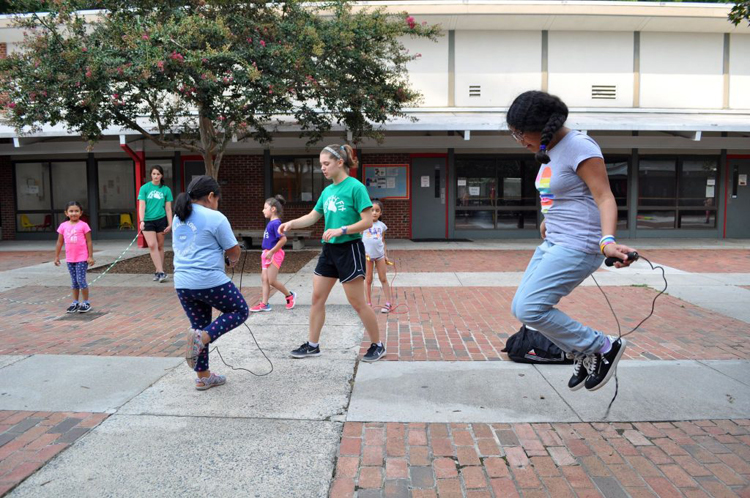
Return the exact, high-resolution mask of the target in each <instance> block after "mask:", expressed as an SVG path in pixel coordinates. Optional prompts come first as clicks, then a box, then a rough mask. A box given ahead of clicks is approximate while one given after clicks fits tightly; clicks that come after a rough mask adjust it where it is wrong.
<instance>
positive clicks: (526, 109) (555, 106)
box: [506, 90, 568, 164]
mask: <svg viewBox="0 0 750 498" xmlns="http://www.w3.org/2000/svg"><path fill="white" fill-rule="evenodd" d="M567 119H568V106H566V105H565V102H563V101H562V100H560V98H559V97H556V96H555V95H550V94H549V93H546V92H540V91H536V90H531V91H528V92H524V93H522V94H521V95H519V96H518V97H516V100H514V101H513V104H512V105H511V106H510V109H508V115H507V117H506V121H507V122H508V126H510V127H511V128H513V129H515V130H518V131H520V132H521V133H524V132H529V131H532V132H541V134H542V142H541V146H540V147H539V152H537V153H536V155H535V156H534V157H535V159H536V160H537V161H538V162H539V163H542V164H547V163H548V162H549V161H550V158H549V155H547V146H548V145H549V143H550V142H551V141H552V139H553V138H554V136H555V133H557V132H558V131H559V130H560V129H561V128H562V127H563V125H565V121H566V120H567Z"/></svg>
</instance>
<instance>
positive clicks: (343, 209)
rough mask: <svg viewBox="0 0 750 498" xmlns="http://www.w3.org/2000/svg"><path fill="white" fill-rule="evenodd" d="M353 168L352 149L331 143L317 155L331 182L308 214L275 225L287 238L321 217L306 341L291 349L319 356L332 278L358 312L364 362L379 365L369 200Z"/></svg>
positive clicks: (295, 353)
mask: <svg viewBox="0 0 750 498" xmlns="http://www.w3.org/2000/svg"><path fill="white" fill-rule="evenodd" d="M356 166H357V161H356V159H355V158H354V151H353V150H352V148H351V147H350V146H348V145H329V146H328V147H326V148H324V149H323V151H322V152H321V153H320V169H321V171H322V172H323V175H324V176H325V177H326V178H327V179H329V180H332V181H333V184H331V185H329V186H327V187H326V188H325V189H324V190H323V192H322V193H321V194H320V198H319V199H318V202H317V204H316V205H315V208H314V209H313V210H312V211H310V213H309V214H306V215H305V216H303V217H301V218H297V219H296V220H292V221H287V222H286V223H282V224H281V225H280V226H279V233H280V234H282V235H283V234H285V233H286V232H287V231H289V230H294V229H295V228H305V227H309V226H311V225H314V224H315V223H316V222H317V221H318V220H320V218H321V217H325V232H324V233H323V240H322V242H323V251H322V252H321V253H320V258H319V259H318V265H317V266H316V267H315V276H314V277H313V295H312V306H311V307H310V330H309V337H308V341H307V342H305V343H304V344H302V346H300V347H299V348H297V349H295V350H294V351H292V353H291V354H292V357H294V358H307V357H312V356H320V345H319V344H318V341H319V340H320V331H321V329H322V328H323V323H324V322H325V319H326V300H327V299H328V295H329V294H330V293H331V289H333V286H334V285H336V279H338V280H340V281H341V283H342V284H343V285H344V292H346V298H347V300H348V301H349V304H351V305H352V308H354V311H356V312H357V314H358V315H359V318H360V319H361V320H362V323H363V324H364V326H365V329H367V333H368V334H369V336H370V341H371V342H372V345H371V346H370V348H369V349H368V350H367V353H366V354H365V356H364V358H362V359H363V360H364V361H378V360H379V359H380V358H382V357H383V356H385V346H383V343H382V342H381V341H380V331H379V329H378V319H377V317H376V315H375V312H374V311H373V310H372V308H371V307H370V306H368V305H367V302H366V301H365V281H364V278H365V248H364V245H363V244H362V232H364V231H365V230H367V229H368V228H370V227H372V202H370V196H369V194H368V193H367V189H366V188H365V186H364V185H362V183H360V182H359V180H357V179H356V178H352V177H350V176H349V174H348V172H349V168H353V167H356Z"/></svg>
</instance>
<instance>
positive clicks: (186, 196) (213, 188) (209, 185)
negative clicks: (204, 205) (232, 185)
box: [174, 175, 221, 221]
mask: <svg viewBox="0 0 750 498" xmlns="http://www.w3.org/2000/svg"><path fill="white" fill-rule="evenodd" d="M211 192H213V193H214V195H215V196H216V197H221V187H220V186H219V183H218V182H217V181H216V180H214V179H213V178H212V177H210V176H207V175H206V176H196V177H195V178H193V181H192V182H190V185H188V188H187V192H183V193H181V194H180V195H178V196H177V200H176V201H174V214H176V215H177V217H178V218H179V219H180V221H185V220H187V219H188V217H190V214H191V213H192V212H193V201H197V200H200V199H203V198H204V197H207V196H208V194H210V193H211Z"/></svg>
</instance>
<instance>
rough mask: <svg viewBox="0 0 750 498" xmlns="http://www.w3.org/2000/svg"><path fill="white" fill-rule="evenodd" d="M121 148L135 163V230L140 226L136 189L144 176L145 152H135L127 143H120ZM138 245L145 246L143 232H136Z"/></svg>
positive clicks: (139, 186) (141, 183)
mask: <svg viewBox="0 0 750 498" xmlns="http://www.w3.org/2000/svg"><path fill="white" fill-rule="evenodd" d="M120 147H122V150H124V151H125V153H127V155H129V156H130V157H131V158H132V159H133V163H134V165H135V199H136V201H135V226H136V230H140V228H141V218H140V213H139V211H138V200H137V199H138V191H139V190H140V188H141V185H143V184H144V183H145V182H144V180H145V178H146V153H145V152H144V151H138V152H135V151H133V149H131V148H130V147H129V146H128V145H127V144H120ZM138 247H142V248H146V247H148V245H147V244H146V239H145V238H144V237H143V233H139V234H138Z"/></svg>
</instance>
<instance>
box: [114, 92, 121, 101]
mask: <svg viewBox="0 0 750 498" xmlns="http://www.w3.org/2000/svg"><path fill="white" fill-rule="evenodd" d="M112 98H113V99H115V100H117V99H119V98H120V94H119V93H114V94H112Z"/></svg>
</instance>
